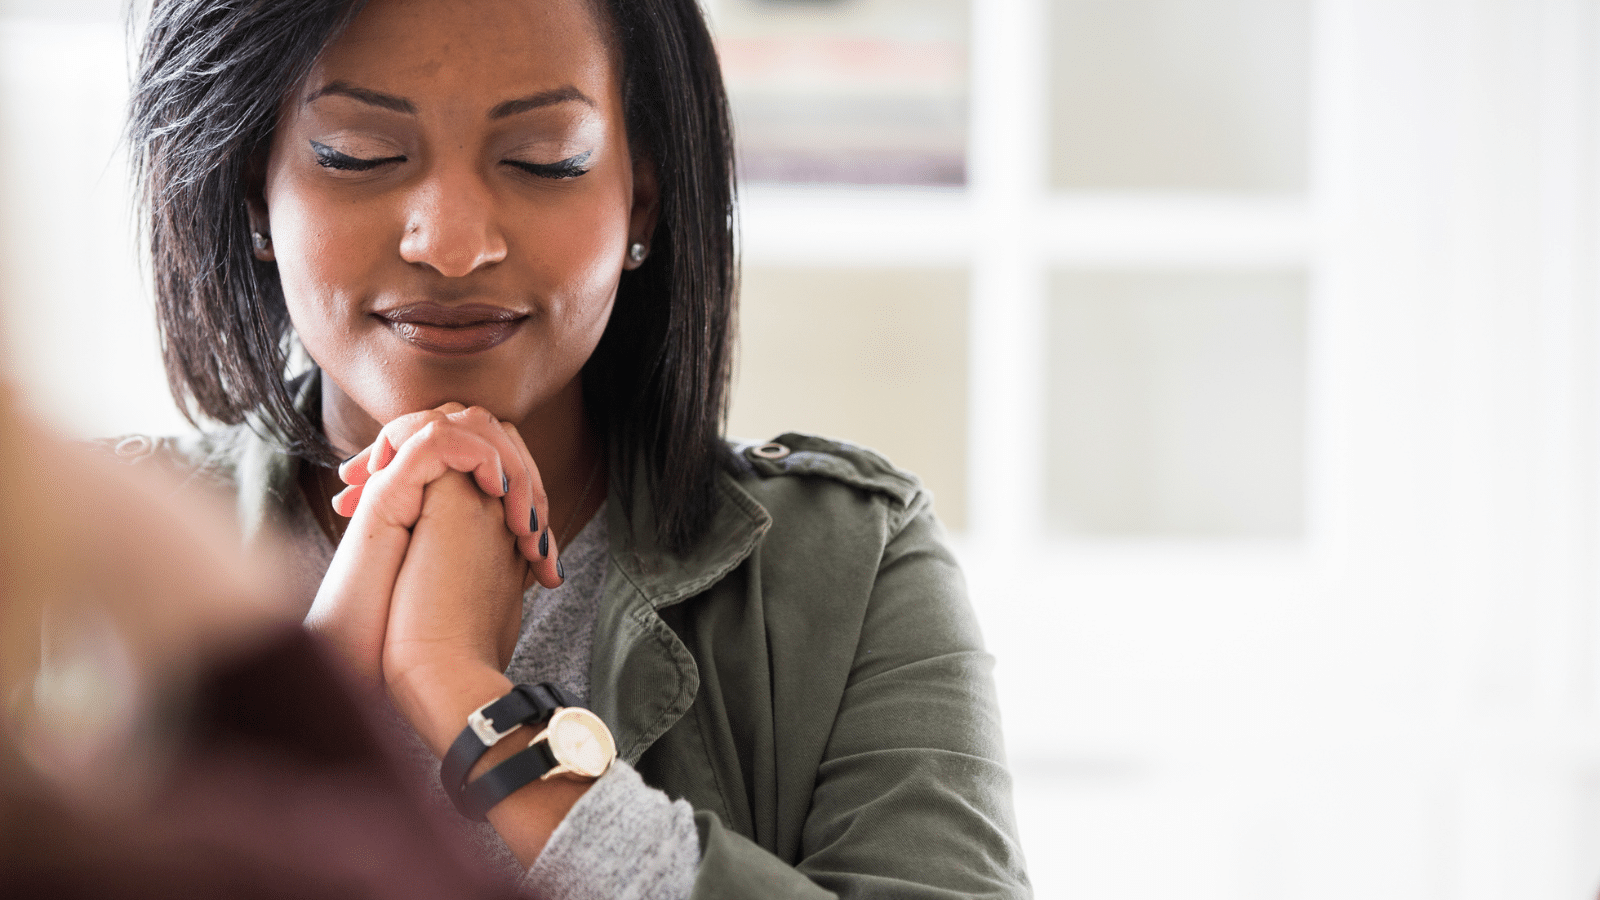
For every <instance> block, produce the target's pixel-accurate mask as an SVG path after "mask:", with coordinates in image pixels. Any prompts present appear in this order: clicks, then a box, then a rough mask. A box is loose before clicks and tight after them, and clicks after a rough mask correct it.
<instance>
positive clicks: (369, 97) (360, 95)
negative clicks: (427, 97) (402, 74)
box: [306, 81, 417, 116]
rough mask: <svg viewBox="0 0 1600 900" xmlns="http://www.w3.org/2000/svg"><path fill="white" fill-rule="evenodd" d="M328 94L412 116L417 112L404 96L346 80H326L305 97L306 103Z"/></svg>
mask: <svg viewBox="0 0 1600 900" xmlns="http://www.w3.org/2000/svg"><path fill="white" fill-rule="evenodd" d="M329 94H332V95H335V96H339V97H349V98H350V99H352V100H359V101H361V102H362V103H365V104H367V105H369V106H376V107H379V108H381V109H388V110H393V111H394V112H398V113H405V114H406V115H408V116H414V115H416V114H417V107H416V106H415V105H414V104H412V102H411V101H410V100H407V99H405V98H404V97H396V96H394V95H393V94H383V93H379V92H378V91H369V90H367V89H366V88H359V87H356V86H355V85H353V84H350V83H349V82H347V81H330V82H328V83H327V84H325V85H323V86H322V87H320V88H318V89H317V90H315V91H313V92H312V93H311V95H310V96H308V97H306V103H307V104H308V105H309V104H310V103H311V101H313V100H316V99H317V98H318V97H322V96H326V95H329Z"/></svg>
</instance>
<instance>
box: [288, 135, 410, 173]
mask: <svg viewBox="0 0 1600 900" xmlns="http://www.w3.org/2000/svg"><path fill="white" fill-rule="evenodd" d="M311 149H312V150H313V151H314V152H315V153H316V154H317V165H319V166H321V167H323V168H324V169H338V170H339V171H341V172H366V171H369V170H371V169H376V168H377V167H379V166H381V165H385V164H387V163H396V162H405V161H406V158H405V157H404V156H385V157H383V158H382V159H361V158H360V157H356V156H351V155H349V154H347V153H340V152H339V151H337V150H335V149H333V148H332V147H329V146H328V145H327V144H319V143H317V142H316V141H312V142H311Z"/></svg>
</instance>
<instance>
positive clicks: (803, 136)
mask: <svg viewBox="0 0 1600 900" xmlns="http://www.w3.org/2000/svg"><path fill="white" fill-rule="evenodd" d="M708 7H709V8H710V12H711V15H712V21H713V27H714V28H715V30H716V33H717V48H718V52H719V54H720V55H721V59H722V69H723V75H724V77H725V78H726V80H727V85H728V94H729V98H730V101H731V102H732V104H733V116H734V127H735V139H736V141H737V143H738V148H739V166H740V175H741V177H742V178H743V180H745V181H764V182H787V183H833V184H900V185H945V186H959V185H962V184H965V183H966V169H967V160H966V156H967V154H966V146H967V30H968V28H967V17H968V9H967V2H966V0H714V2H711V3H708Z"/></svg>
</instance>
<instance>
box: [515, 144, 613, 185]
mask: <svg viewBox="0 0 1600 900" xmlns="http://www.w3.org/2000/svg"><path fill="white" fill-rule="evenodd" d="M593 155H594V151H593V150H585V151H584V152H582V153H579V154H578V155H577V156H572V157H568V158H567V159H563V160H561V161H560V162H553V163H532V162H524V161H522V160H520V159H508V160H506V161H505V162H506V165H508V166H515V167H516V168H518V169H521V170H522V171H524V172H527V173H528V174H529V175H537V176H539V177H540V178H555V179H562V178H577V177H578V176H579V175H582V174H583V173H585V172H587V171H589V157H591V156H593Z"/></svg>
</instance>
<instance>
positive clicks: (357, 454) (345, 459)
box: [339, 453, 361, 469]
mask: <svg viewBox="0 0 1600 900" xmlns="http://www.w3.org/2000/svg"><path fill="white" fill-rule="evenodd" d="M360 455H361V454H359V453H352V454H350V455H349V456H346V457H345V458H344V462H341V463H339V468H341V469H342V468H344V467H345V466H347V465H349V464H350V460H352V459H355V458H356V457H358V456H360Z"/></svg>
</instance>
